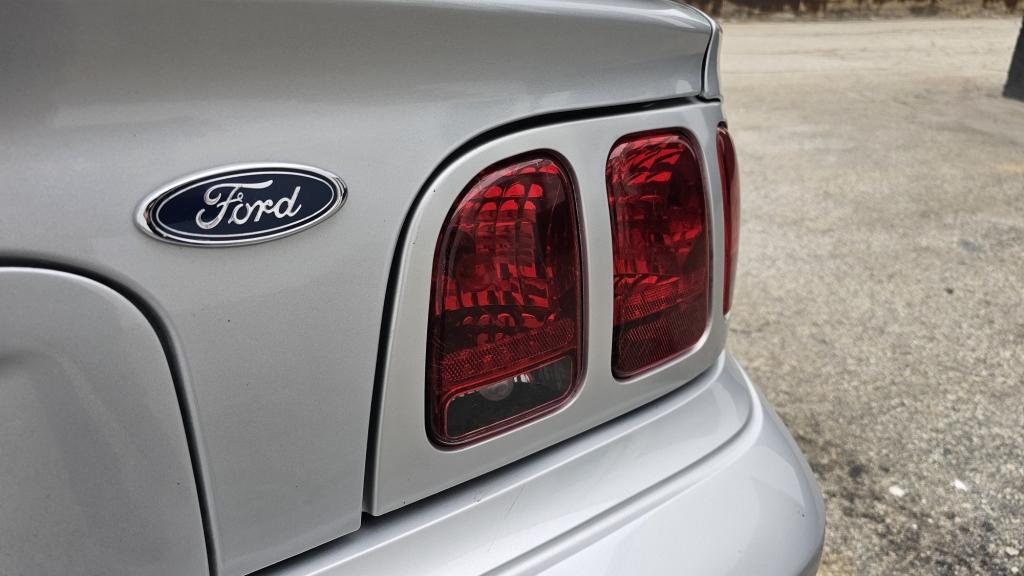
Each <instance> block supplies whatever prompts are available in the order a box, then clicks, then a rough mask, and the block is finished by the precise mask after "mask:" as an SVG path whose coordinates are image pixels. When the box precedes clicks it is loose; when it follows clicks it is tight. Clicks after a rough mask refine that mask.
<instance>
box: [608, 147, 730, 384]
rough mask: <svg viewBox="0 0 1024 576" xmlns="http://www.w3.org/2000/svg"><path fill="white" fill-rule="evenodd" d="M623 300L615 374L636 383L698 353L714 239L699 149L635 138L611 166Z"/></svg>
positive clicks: (616, 321) (619, 297)
mask: <svg viewBox="0 0 1024 576" xmlns="http://www.w3.org/2000/svg"><path fill="white" fill-rule="evenodd" d="M606 178H607V186H608V207H609V210H610V211H611V222H612V250H613V258H614V274H615V277H614V282H615V286H614V288H615V301H614V318H613V345H612V371H613V372H614V374H615V376H616V377H617V378H627V377H630V376H634V375H636V374H639V373H640V372H643V371H645V370H647V369H650V368H652V367H654V366H657V365H659V364H661V363H663V362H665V361H667V360H669V359H671V358H673V357H676V356H679V355H681V354H683V353H685V352H686V351H687V350H689V349H691V348H693V347H694V346H695V345H696V344H697V343H698V342H699V341H700V339H701V337H702V336H703V334H704V331H705V329H706V327H707V324H708V308H709V271H708V268H709V265H710V251H709V235H708V213H707V201H706V195H705V190H704V178H703V172H702V170H701V163H700V160H699V155H698V154H697V148H696V145H695V144H694V143H693V142H692V141H691V140H690V138H689V137H688V136H687V135H686V134H684V133H681V132H676V131H659V132H647V133H641V134H633V135H630V136H626V137H624V138H622V139H620V140H619V141H618V142H617V143H616V144H615V146H614V147H613V148H612V151H611V154H610V155H609V157H608V164H607V167H606Z"/></svg>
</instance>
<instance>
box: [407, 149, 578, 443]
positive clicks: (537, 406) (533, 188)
mask: <svg viewBox="0 0 1024 576" xmlns="http://www.w3.org/2000/svg"><path fill="white" fill-rule="evenodd" d="M581 268H582V264H581V255H580V241H579V226H578V223H577V214H576V203H575V198H574V194H573V188H572V183H571V180H570V179H569V177H568V174H567V172H566V170H565V169H564V168H563V167H562V166H561V164H560V163H559V162H558V161H557V160H556V159H555V158H553V157H551V156H548V155H547V154H543V153H532V154H529V155H525V156H520V157H517V158H512V159H510V160H508V161H505V162H502V163H499V164H497V165H494V166H492V167H490V168H487V169H486V170H484V171H483V172H481V173H480V174H479V175H478V176H477V177H476V178H474V179H473V180H472V181H471V182H470V183H469V185H468V186H467V187H466V188H465V190H463V192H462V194H461V195H460V196H459V198H458V200H456V203H455V205H454V206H453V208H452V210H451V212H450V213H449V215H448V219H447V221H446V223H445V225H444V228H443V230H442V231H441V236H440V238H439V240H438V244H437V249H436V252H435V256H434V269H433V285H432V289H431V298H430V317H429V320H428V341H427V369H426V380H427V412H428V414H427V416H428V420H429V431H430V433H431V436H432V438H433V439H434V440H435V441H436V442H438V443H440V444H445V445H457V444H464V443H466V442H469V441H472V440H475V439H479V438H481V437H484V436H488V435H491V434H494V433H497V432H500V431H502V430H505V429H507V428H509V427H511V426H514V425H517V424H520V423H522V422H524V421H527V420H530V419H532V418H534V417H536V416H539V415H540V414H543V413H545V412H547V411H549V410H551V409H553V408H555V407H557V406H558V405H560V404H561V403H563V402H564V401H566V400H567V399H568V398H569V397H570V396H571V394H572V392H573V391H574V390H575V388H576V386H577V385H578V382H579V377H580V363H581V360H582V350H583V345H582V334H583V325H582V314H581V307H582V281H581V279H582V274H581Z"/></svg>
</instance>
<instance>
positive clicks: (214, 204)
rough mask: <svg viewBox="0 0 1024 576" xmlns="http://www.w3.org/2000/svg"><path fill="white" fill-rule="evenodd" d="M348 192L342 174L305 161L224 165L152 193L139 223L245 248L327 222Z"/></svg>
mask: <svg viewBox="0 0 1024 576" xmlns="http://www.w3.org/2000/svg"><path fill="white" fill-rule="evenodd" d="M347 196H348V189H347V188H346V186H345V183H344V182H342V180H341V178H339V177H338V176H336V175H334V174H332V173H330V172H328V171H326V170H321V169H320V168H314V167H312V166H305V165H302V164H286V163H279V162H275V163H258V164H235V165H231V166H223V167H220V168H215V169H212V170H206V171H203V172H199V173H196V174H192V175H190V176H187V177H185V178H182V179H180V180H176V181H174V182H171V183H170V184H167V185H166V186H163V187H161V188H160V189H158V190H157V191H156V192H153V193H152V194H150V195H149V196H147V197H146V198H145V199H144V200H143V201H142V204H140V205H139V208H138V209H137V211H136V215H135V223H136V225H137V226H138V227H139V228H140V229H141V230H142V231H143V232H145V233H146V234H147V235H149V236H151V237H152V238H156V239H157V240H162V241H164V242H170V243H173V244H183V245H188V246H203V247H216V246H241V245H246V244H256V243H259V242H268V241H270V240H276V239H278V238H283V237H285V236H289V235H291V234H295V233H297V232H301V231H303V230H306V229H307V228H310V227H312V226H315V225H316V224H319V223H320V222H323V221H324V220H325V219H327V218H328V217H330V216H331V215H332V214H334V213H335V212H337V211H338V210H339V209H340V208H341V206H342V204H344V203H345V200H346V198H347Z"/></svg>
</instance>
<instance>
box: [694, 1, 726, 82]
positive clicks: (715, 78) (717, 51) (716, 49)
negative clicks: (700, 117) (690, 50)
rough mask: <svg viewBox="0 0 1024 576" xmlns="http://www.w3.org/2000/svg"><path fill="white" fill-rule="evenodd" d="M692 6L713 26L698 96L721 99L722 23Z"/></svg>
mask: <svg viewBox="0 0 1024 576" xmlns="http://www.w3.org/2000/svg"><path fill="white" fill-rule="evenodd" d="M690 8H692V9H693V11H694V12H696V13H698V14H700V15H701V16H702V17H703V18H704V19H705V20H707V21H708V25H709V26H711V37H710V38H709V39H708V48H707V51H706V52H705V53H704V69H703V72H702V77H701V82H702V87H701V91H700V94H699V95H698V97H699V98H700V99H701V100H721V99H722V85H721V83H720V81H719V74H720V72H719V71H720V69H721V67H720V62H721V53H722V25H721V24H719V23H718V21H717V20H715V19H714V18H712V17H711V16H709V15H708V14H707V13H706V12H704V11H703V10H700V9H698V8H695V7H693V6H691V7H690Z"/></svg>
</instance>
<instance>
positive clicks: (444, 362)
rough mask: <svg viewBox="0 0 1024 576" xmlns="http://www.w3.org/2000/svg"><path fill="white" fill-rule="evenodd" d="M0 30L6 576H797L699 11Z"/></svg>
mask: <svg viewBox="0 0 1024 576" xmlns="http://www.w3.org/2000/svg"><path fill="white" fill-rule="evenodd" d="M0 39H2V40H0V43H2V48H0V79H2V89H0V152H2V153H0V176H2V182H3V185H2V187H0V459H2V465H0V574H3V575H12V576H13V575H23V574H24V575H39V574H44V575H45V574H54V575H56V574H60V575H67V574H83V575H85V574H88V575H95V574H128V575H151V574H152V575H157V574H161V575H211V576H243V575H247V574H254V573H258V574H260V575H266V576H269V575H289V576H312V575H314V574H316V575H323V576H326V575H341V574H356V575H364V574H415V575H430V574H438V575H441V574H444V575H452V574H484V573H486V574H550V575H560V574H566V575H570V574H572V575H576V574H585V575H595V574H622V575H636V574H641V575H642V574H679V573H685V574H811V573H814V571H815V570H816V568H817V564H818V559H819V556H820V551H821V547H822V539H823V532H824V514H823V505H822V498H821V494H820V491H819V489H818V487H817V485H816V483H815V480H814V477H813V475H812V473H811V471H810V470H809V468H808V466H807V464H806V462H805V461H804V459H803V457H802V456H801V454H800V452H799V450H798V449H797V447H796V446H795V444H794V443H793V440H792V439H791V438H790V436H789V434H788V433H787V432H786V430H785V428H784V427H783V425H782V424H781V423H780V421H779V419H778V418H777V417H776V416H775V414H774V413H773V411H772V409H771V408H770V407H769V406H768V405H767V403H766V402H765V400H764V398H763V397H762V396H761V395H760V394H759V393H758V391H757V389H756V388H755V387H754V385H753V384H752V383H751V382H750V380H749V379H748V378H747V376H746V374H745V373H744V372H743V370H742V368H740V366H739V365H738V364H737V363H736V361H735V360H734V358H733V357H732V356H731V355H730V353H729V352H728V351H726V349H725V345H726V339H727V333H728V327H729V311H730V308H731V304H732V303H731V294H732V291H733V290H732V287H733V285H734V283H735V281H734V277H735V275H736V262H737V257H738V247H739V243H738V240H739V180H738V172H737V166H736V157H735V151H734V148H733V142H732V135H731V134H730V133H729V129H728V126H727V124H726V119H725V115H724V112H723V108H722V99H721V94H720V91H719V80H718V48H719V44H720V42H721V31H720V28H719V27H718V26H717V25H716V24H715V23H714V22H713V21H711V20H710V19H709V18H708V17H707V16H705V15H704V14H702V13H701V12H699V11H698V10H696V9H694V8H692V7H689V6H686V5H682V4H679V3H675V2H670V1H668V0H615V1H611V0H608V1H597V0H579V1H576V0H383V1H382V0H375V1H368V0H362V1H344V0H320V1H314V0H296V1H285V0H265V1H249V0H238V1H226V0H222V1H199V0H182V1H178V2H155V1H147V2H140V1H138V0H103V1H99V0H96V1H84V0H46V1H43V2H21V1H18V0H11V1H6V2H3V3H2V5H0ZM766 81H767V79H766ZM737 312H738V313H742V312H741V311H739V310H738V311H737ZM779 352H780V354H783V353H785V351H782V350H780V351H779Z"/></svg>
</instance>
